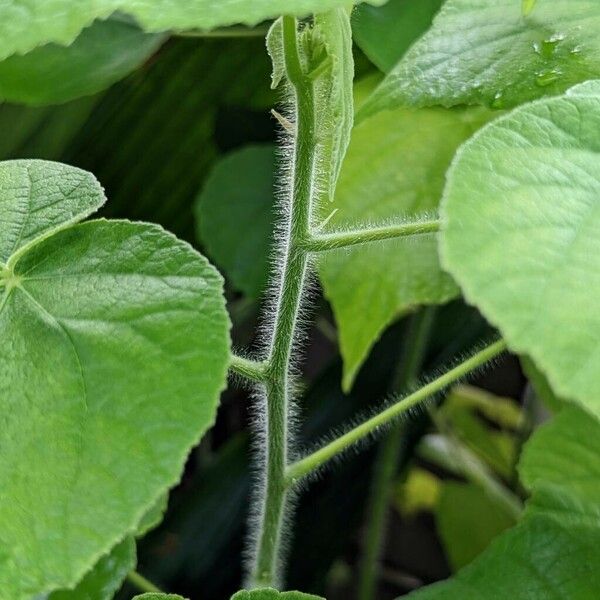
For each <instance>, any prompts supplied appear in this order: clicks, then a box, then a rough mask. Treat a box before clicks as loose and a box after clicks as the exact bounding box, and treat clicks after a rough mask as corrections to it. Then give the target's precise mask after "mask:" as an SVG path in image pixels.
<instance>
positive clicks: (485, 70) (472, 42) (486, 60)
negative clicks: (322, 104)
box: [364, 0, 600, 115]
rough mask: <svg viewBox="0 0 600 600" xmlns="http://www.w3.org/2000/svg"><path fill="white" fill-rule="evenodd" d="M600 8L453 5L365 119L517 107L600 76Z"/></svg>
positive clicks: (592, 3) (495, 2)
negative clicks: (389, 112) (424, 109)
mask: <svg viewBox="0 0 600 600" xmlns="http://www.w3.org/2000/svg"><path fill="white" fill-rule="evenodd" d="M599 23H600V3H598V2H597V1H596V0H577V1H573V0H543V1H540V2H539V3H538V4H537V5H536V7H535V10H534V11H533V12H532V13H531V14H530V15H529V16H524V15H523V14H522V12H521V7H520V6H519V3H518V1H517V0H448V1H447V2H446V3H445V4H444V6H443V7H442V9H441V11H440V13H439V14H438V16H437V17H436V18H435V20H434V22H433V26H432V28H431V29H430V30H429V31H428V32H427V33H426V34H425V35H424V36H423V37H422V38H421V39H420V40H419V41H418V42H417V43H416V44H415V45H414V46H413V47H412V48H411V49H410V50H409V51H408V52H407V53H406V54H405V56H404V57H403V58H402V60H401V61H400V62H399V63H398V64H397V66H396V67H395V68H394V69H392V71H391V72H390V73H389V75H388V76H387V77H386V79H385V80H384V82H383V83H382V84H381V86H380V87H379V89H378V90H377V91H376V92H375V93H374V94H373V97H372V98H371V99H370V101H369V103H368V105H367V106H365V107H364V115H367V114H370V113H374V112H377V111H379V110H382V109H389V108H393V107H396V106H399V105H410V106H430V105H434V104H441V105H444V106H453V105H456V104H485V105H487V106H493V107H497V108H503V107H509V106H515V105H517V104H520V103H523V102H525V101H528V100H533V99H536V98H539V97H540V96H543V95H547V94H556V93H560V92H563V91H564V90H566V89H567V88H568V87H570V86H572V85H573V84H575V83H578V82H580V81H584V80H586V79H591V78H594V77H597V76H598V75H600V37H599V36H598V24H599Z"/></svg>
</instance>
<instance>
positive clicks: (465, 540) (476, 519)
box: [435, 481, 515, 570]
mask: <svg viewBox="0 0 600 600" xmlns="http://www.w3.org/2000/svg"><path fill="white" fill-rule="evenodd" d="M435 518H436V522H437V528H438V532H439V534H440V537H441V539H442V542H443V544H444V549H445V550H446V555H447V556H448V559H449V561H450V563H451V565H452V568H453V569H454V570H458V569H460V568H462V567H464V566H465V565H467V564H469V563H470V562H471V561H472V560H473V559H474V558H475V557H476V556H478V555H479V554H481V553H482V552H483V551H484V550H485V549H486V548H487V546H488V545H489V544H490V542H491V541H492V539H494V538H495V537H496V536H497V535H498V534H500V533H502V532H503V531H504V530H505V529H508V528H509V527H512V526H513V525H514V524H515V521H514V519H513V518H512V516H511V515H509V514H507V513H506V512H505V511H504V510H503V509H502V507H501V506H500V505H499V504H497V503H496V502H494V501H493V500H492V499H490V497H489V496H488V495H487V494H486V493H485V491H484V490H483V489H482V488H480V487H479V486H477V485H474V484H465V483H456V482H452V481H446V482H444V483H443V484H442V485H441V490H440V494H439V502H438V504H437V507H436V508H435Z"/></svg>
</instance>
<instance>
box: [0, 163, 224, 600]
mask: <svg viewBox="0 0 600 600" xmlns="http://www.w3.org/2000/svg"><path fill="white" fill-rule="evenodd" d="M103 201H104V196H103V194H102V190H101V188H100V186H99V184H98V183H97V182H96V181H95V180H94V178H93V177H92V176H91V175H90V174H88V173H85V172H82V171H79V170H78V169H74V168H72V167H67V166H65V165H56V164H53V163H47V162H44V161H13V162H8V163H3V164H1V165H0V217H1V219H0V220H1V226H0V240H2V243H0V261H1V263H2V269H1V271H0V294H1V299H0V332H1V333H2V339H3V340H4V341H5V343H4V345H3V347H2V349H1V350H0V371H1V372H2V377H0V412H1V414H2V415H3V422H2V427H1V428H0V445H1V446H2V461H0V487H1V488H2V498H1V499H0V590H2V594H4V596H3V597H6V598H10V599H11V600H21V599H22V600H26V599H27V600H29V599H30V598H31V597H32V596H35V595H36V594H42V593H48V592H51V591H53V590H56V589H63V588H69V587H71V586H73V585H75V584H77V583H78V582H79V581H80V580H81V578H82V577H83V576H84V574H85V573H86V572H87V571H89V569H90V568H91V567H92V566H93V565H94V563H96V562H97V560H98V559H99V558H100V557H101V556H102V555H103V554H105V553H107V552H108V551H110V550H111V548H113V547H114V546H115V544H117V543H118V542H119V541H120V540H122V539H123V538H124V536H126V535H127V534H128V533H135V531H136V529H137V527H138V524H139V523H140V521H142V519H143V518H144V516H145V514H146V513H147V511H148V510H149V509H150V508H151V507H152V506H153V505H154V504H155V503H156V502H157V501H158V499H159V497H160V496H161V495H162V494H164V493H165V492H166V490H167V489H168V488H169V487H171V486H172V485H174V484H175V483H176V482H177V480H178V479H179V476H180V473H181V469H182V466H183V463H184V461H185V459H186V456H187V453H188V452H189V450H190V448H191V447H192V446H193V445H194V444H195V443H197V441H198V440H199V439H200V437H201V435H202V434H203V433H204V432H205V431H206V429H207V428H208V427H210V425H211V424H212V422H213V419H214V415H215V412H216V406H217V402H218V398H219V393H220V391H221V390H222V388H223V387H224V383H225V377H226V371H227V366H228V362H229V319H228V317H227V314H226V311H225V302H224V298H223V294H222V284H223V282H222V278H221V277H220V275H219V274H218V273H217V272H216V271H215V269H214V268H213V267H211V266H210V265H209V264H208V262H207V261H206V260H205V259H204V258H203V257H201V256H200V255H198V254H197V253H196V252H195V251H194V250H193V249H192V248H191V247H190V246H189V245H187V244H185V243H183V242H181V241H179V240H177V239H176V238H175V237H174V236H172V235H171V234H168V233H167V232H165V231H164V230H162V229H161V228H160V227H158V226H154V225H149V224H135V223H130V222H126V221H114V222H111V221H91V222H87V223H83V224H77V225H73V223H74V222H75V221H77V220H79V219H81V218H83V217H84V216H86V215H87V214H89V213H90V212H91V211H92V210H94V209H95V208H97V207H98V206H99V205H101V204H102V202H103Z"/></svg>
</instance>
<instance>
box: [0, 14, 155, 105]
mask: <svg viewBox="0 0 600 600" xmlns="http://www.w3.org/2000/svg"><path fill="white" fill-rule="evenodd" d="M165 37H166V36H164V35H157V34H146V33H144V32H142V31H141V30H140V29H138V28H137V27H135V26H133V25H130V24H127V23H123V22H121V21H116V20H107V21H96V22H94V23H93V24H92V25H90V27H88V28H86V29H84V30H83V31H82V32H81V34H80V35H79V37H78V38H77V39H76V40H75V41H74V42H73V44H71V45H70V46H68V47H65V46H59V45H57V44H48V45H46V46H42V47H40V48H36V49H35V50H32V51H31V52H29V53H28V54H26V55H25V56H11V57H10V58H7V59H6V60H3V61H2V62H0V100H2V101H8V102H16V103H22V104H29V105H33V106H40V105H45V104H60V103H63V102H67V101H68V100H73V99H74V98H78V97H80V96H87V95H90V94H95V93H96V92H99V91H101V90H103V89H104V88H107V87H109V86H110V85H112V84H113V83H115V82H116V81H118V80H119V79H122V78H123V77H125V76H126V75H128V74H129V73H130V72H131V71H133V70H135V69H136V68H137V67H139V66H140V65H141V64H142V63H144V61H146V60H147V59H148V58H149V57H150V56H151V55H152V54H153V53H154V52H155V51H156V50H157V49H158V48H159V46H160V45H161V44H162V42H163V41H164V40H165Z"/></svg>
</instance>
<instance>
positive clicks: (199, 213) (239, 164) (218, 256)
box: [195, 144, 275, 298]
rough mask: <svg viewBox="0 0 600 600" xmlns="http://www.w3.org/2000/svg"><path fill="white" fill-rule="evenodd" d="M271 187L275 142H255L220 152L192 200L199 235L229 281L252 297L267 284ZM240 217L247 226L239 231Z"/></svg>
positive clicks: (272, 211) (272, 210)
mask: <svg viewBox="0 0 600 600" xmlns="http://www.w3.org/2000/svg"><path fill="white" fill-rule="evenodd" d="M232 173H235V174H236V176H235V178H233V177H232V176H231V174H232ZM274 191H275V147H274V146H273V145H271V144H264V145H253V146H246V147H245V148H242V149H240V150H236V151H234V152H232V153H231V154H228V155H227V156H225V157H223V158H222V159H221V160H220V161H219V162H218V163H217V164H216V165H215V166H214V168H213V170H212V172H211V174H210V175H209V177H208V178H207V180H206V183H205V184H204V188H203V189H202V192H201V193H200V195H199V197H198V200H197V202H196V207H195V213H196V223H197V230H198V237H199V239H200V241H201V242H202V243H203V244H204V245H205V247H206V250H207V252H208V254H209V256H210V257H211V258H213V259H214V260H215V262H216V263H217V265H218V266H219V267H220V268H221V269H222V270H223V272H224V273H225V274H226V275H227V277H228V279H229V280H230V281H231V283H232V284H233V286H234V287H236V288H238V289H239V290H240V291H242V292H243V293H244V294H246V295H247V296H249V297H251V298H260V296H261V294H262V293H263V292H264V290H265V287H266V285H267V279H268V275H269V261H270V259H271V251H272V248H271V246H272V243H273V234H272V231H273V225H274V223H275V196H274ZM243 223H245V224H248V227H247V228H245V231H244V235H240V224H243Z"/></svg>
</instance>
